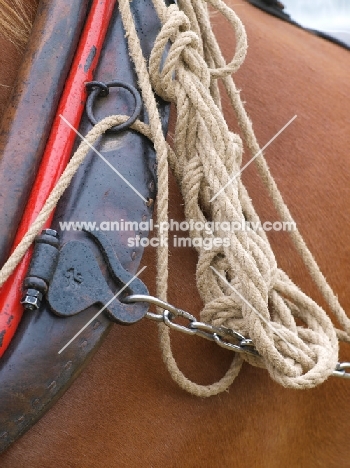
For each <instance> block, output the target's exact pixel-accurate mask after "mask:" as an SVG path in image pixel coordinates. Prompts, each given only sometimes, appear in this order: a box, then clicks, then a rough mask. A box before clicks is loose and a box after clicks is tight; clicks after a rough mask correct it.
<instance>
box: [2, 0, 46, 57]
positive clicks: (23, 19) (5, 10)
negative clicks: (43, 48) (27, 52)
mask: <svg viewBox="0 0 350 468" xmlns="http://www.w3.org/2000/svg"><path fill="white" fill-rule="evenodd" d="M36 3H37V2H26V1H25V0H0V36H2V37H3V38H4V39H7V40H8V41H10V42H11V43H12V44H13V45H14V46H15V47H16V49H18V50H19V51H23V50H24V48H25V46H26V44H27V42H28V38H29V34H30V31H31V28H32V24H33V19H34V13H35V6H36Z"/></svg>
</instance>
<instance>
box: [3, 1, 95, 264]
mask: <svg viewBox="0 0 350 468" xmlns="http://www.w3.org/2000/svg"><path fill="white" fill-rule="evenodd" d="M89 4H90V0H76V1H74V2H72V1H70V0H60V2H57V1H55V0H41V2H40V4H39V7H38V11H37V15H36V19H35V22H34V25H33V29H32V34H31V37H30V39H29V43H28V47H27V50H26V53H25V56H24V60H23V63H22V66H21V69H20V71H19V75H18V78H17V81H16V84H15V87H14V90H13V92H12V96H11V99H10V102H9V105H8V107H7V110H6V112H5V114H4V117H3V119H2V123H1V130H0V155H1V156H0V266H1V265H3V263H4V262H5V260H6V258H7V257H8V254H9V251H10V248H11V246H12V242H13V239H14V236H15V233H16V231H17V227H18V224H19V222H20V219H21V217H22V213H23V210H24V207H25V204H26V202H27V198H28V195H29V192H30V189H31V187H32V185H33V182H34V180H35V176H36V173H37V170H38V167H39V164H40V160H41V157H42V154H43V151H44V148H45V144H46V140H47V138H48V135H49V132H50V129H51V124H52V121H53V118H54V115H55V111H56V109H57V106H58V101H59V98H60V95H61V93H62V90H63V86H64V83H65V80H66V77H67V74H68V71H69V68H70V64H71V62H72V59H73V56H74V53H75V50H76V47H77V42H78V39H79V36H80V33H81V29H82V27H83V24H84V20H85V17H86V13H87V10H88V6H89ZM14 174H15V177H14Z"/></svg>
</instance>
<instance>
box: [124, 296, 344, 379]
mask: <svg viewBox="0 0 350 468" xmlns="http://www.w3.org/2000/svg"><path fill="white" fill-rule="evenodd" d="M122 302H124V303H127V304H132V303H135V302H147V303H148V304H153V305H155V306H157V307H159V308H161V309H163V313H161V314H156V313H154V312H147V314H146V317H147V318H148V319H151V320H153V321H156V322H158V323H164V324H165V325H167V326H168V327H169V328H170V329H172V330H177V331H180V332H182V333H185V334H187V335H197V336H201V337H202V338H205V339H206V340H210V341H214V342H215V343H216V344H217V345H219V346H220V347H221V348H225V349H228V350H230V351H234V352H236V353H245V354H252V355H254V356H258V357H260V355H259V353H258V351H257V350H256V348H255V346H254V343H253V342H252V340H250V339H249V338H245V337H244V336H243V335H241V334H240V333H238V332H237V331H235V330H232V329H230V328H226V327H215V326H213V325H210V324H209V323H205V322H199V321H198V320H197V319H196V317H195V316H194V315H192V314H190V313H189V312H186V311H185V310H182V309H179V308H177V307H175V306H173V305H171V304H169V303H168V302H164V301H162V300H160V299H158V298H157V297H154V296H145V295H143V294H133V295H131V296H127V297H125V298H123V299H122ZM179 318H181V319H183V320H187V322H188V323H187V325H181V324H179V323H176V320H177V319H179ZM346 369H350V362H338V364H337V366H336V368H335V370H334V371H333V374H332V375H333V376H334V377H340V378H343V379H350V373H349V372H346Z"/></svg>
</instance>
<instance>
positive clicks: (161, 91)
mask: <svg viewBox="0 0 350 468" xmlns="http://www.w3.org/2000/svg"><path fill="white" fill-rule="evenodd" d="M164 16H165V18H164V24H163V27H162V29H161V31H160V33H159V35H158V37H157V38H156V41H155V44H154V48H153V50H152V52H151V56H150V61H149V69H150V77H151V82H152V86H153V88H154V90H155V91H156V93H157V94H158V95H159V96H161V97H162V98H163V99H165V100H166V101H174V100H176V97H177V96H178V93H179V89H178V87H179V83H180V82H181V81H182V80H179V77H180V75H181V74H182V76H184V74H183V73H185V75H186V74H187V75H188V74H193V75H194V76H196V77H197V78H198V80H200V81H201V82H202V84H203V85H204V87H205V88H206V89H208V88H209V86H210V80H211V77H210V70H209V68H208V66H207V64H206V62H205V60H204V59H203V57H202V53H201V45H200V44H201V41H200V39H199V38H198V35H197V34H196V33H195V32H194V31H192V30H191V24H190V21H189V19H188V17H187V16H186V15H185V13H184V12H182V11H180V10H179V9H178V7H177V6H176V5H171V6H170V7H168V8H167V9H166V14H165V15H164ZM169 42H171V46H170V49H169V50H168V48H169ZM165 52H167V55H166V58H164V56H165ZM181 72H182V73H181Z"/></svg>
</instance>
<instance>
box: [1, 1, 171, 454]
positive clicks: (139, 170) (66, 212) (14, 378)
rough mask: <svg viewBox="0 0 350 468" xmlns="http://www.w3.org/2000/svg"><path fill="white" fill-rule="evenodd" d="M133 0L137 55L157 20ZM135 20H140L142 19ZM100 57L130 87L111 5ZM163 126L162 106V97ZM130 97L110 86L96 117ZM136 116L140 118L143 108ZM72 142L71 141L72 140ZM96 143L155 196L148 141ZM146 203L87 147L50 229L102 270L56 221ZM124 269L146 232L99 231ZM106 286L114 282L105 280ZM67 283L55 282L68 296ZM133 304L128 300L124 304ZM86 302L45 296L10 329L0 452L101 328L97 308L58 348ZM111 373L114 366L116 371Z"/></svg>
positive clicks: (103, 68) (132, 214)
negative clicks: (58, 309)
mask: <svg viewBox="0 0 350 468" xmlns="http://www.w3.org/2000/svg"><path fill="white" fill-rule="evenodd" d="M134 3H137V13H136V14H135V16H136V21H137V22H138V31H139V32H140V39H141V42H142V47H143V50H144V53H145V54H146V56H147V55H149V52H150V50H151V47H152V44H153V42H154V38H155V36H156V34H157V31H158V30H159V23H158V19H157V17H156V14H155V12H154V10H153V7H151V5H150V3H151V2H150V1H149V0H142V1H139V2H134ZM141 23H142V24H141ZM111 25H112V26H111V27H110V30H109V32H108V36H107V40H106V43H105V46H104V50H103V52H102V55H101V56H102V58H101V60H100V63H99V66H98V68H97V70H96V74H95V79H98V80H101V81H111V80H116V79H117V80H122V81H127V82H129V83H131V84H133V85H134V86H136V78H135V73H134V70H133V66H132V64H131V63H130V61H129V57H128V52H127V46H126V43H125V41H126V40H125V38H124V32H123V29H122V25H121V20H120V16H119V14H118V11H117V9H116V11H115V14H114V18H113V19H112V22H111ZM161 109H162V115H163V122H164V125H165V126H166V121H167V116H168V107H167V105H165V103H161ZM132 111H133V98H132V96H131V95H129V94H128V92H127V91H125V90H121V89H113V90H111V93H110V96H109V97H108V98H105V99H102V98H101V99H100V102H99V103H98V105H97V106H96V115H97V118H98V119H100V118H102V117H104V116H107V115H110V114H117V113H125V114H130V113H132ZM142 114H143V115H141V116H140V117H141V120H146V115H145V112H144V111H142ZM90 128H91V124H90V123H89V122H88V121H87V119H86V118H85V117H84V119H83V121H82V123H81V126H80V129H79V130H80V132H81V133H82V134H85V133H87V131H88V130H89V129H90ZM77 144H78V142H77ZM96 147H97V149H98V150H99V151H100V152H101V153H102V154H103V156H104V157H105V158H106V159H107V160H108V161H109V162H110V163H111V164H112V165H113V166H114V167H115V168H116V169H117V170H118V171H119V172H120V173H121V174H123V176H124V177H125V178H126V179H127V180H128V181H129V182H130V183H131V184H132V185H134V186H135V188H136V189H137V190H138V191H139V192H140V193H141V194H142V195H143V197H145V198H146V199H147V198H152V199H154V198H155V192H156V180H155V177H156V175H155V171H156V165H155V153H154V150H153V146H152V145H151V144H150V143H149V142H148V141H147V139H146V138H144V137H143V136H141V135H138V134H136V133H135V132H132V131H128V130H127V131H124V132H121V133H120V134H117V135H108V136H104V137H102V138H101V140H100V141H99V142H98V144H97V146H96ZM151 215H152V206H151V207H148V206H146V203H145V202H144V200H142V199H141V198H140V197H139V196H138V195H137V194H136V193H135V192H134V191H132V190H131V189H130V188H129V187H128V186H127V185H126V184H125V182H123V181H122V180H121V179H120V178H119V177H118V175H117V174H116V173H115V172H113V171H112V170H111V168H110V167H108V165H107V164H106V163H105V162H104V161H102V160H101V159H100V158H99V157H98V156H97V155H96V154H94V153H93V152H92V151H91V153H90V154H89V155H88V157H87V158H86V160H85V162H84V163H83V165H82V166H81V167H80V169H79V171H78V173H77V175H76V177H75V178H74V180H73V182H72V184H71V186H70V187H69V189H68V190H67V191H66V193H65V195H64V196H63V199H62V200H61V202H60V204H59V206H58V208H57V211H56V216H55V220H54V222H53V225H52V227H53V228H56V229H57V230H58V231H59V234H60V238H61V240H62V242H63V243H66V242H68V241H69V240H72V239H76V240H82V241H83V242H85V243H86V245H88V246H89V247H90V248H91V249H93V251H94V252H95V254H96V258H97V260H98V261H99V262H100V265H101V268H102V270H103V271H104V272H105V268H104V267H103V262H102V260H101V255H100V254H99V251H98V249H97V248H96V246H95V245H94V243H93V242H92V241H91V240H90V239H89V238H88V237H87V236H86V234H84V233H82V232H79V231H64V232H62V231H60V228H59V222H60V221H61V222H64V221H66V222H69V221H95V222H97V225H98V224H99V223H100V222H101V221H118V220H120V219H124V220H130V221H136V222H138V223H140V222H141V221H145V220H149V219H150V217H151ZM104 234H105V235H106V236H107V237H108V238H109V241H110V242H111V243H112V245H113V248H114V251H115V252H116V254H117V255H118V257H119V259H120V261H121V263H122V265H123V267H124V268H125V269H127V270H128V271H129V272H131V273H136V271H137V268H138V265H139V262H140V259H141V256H142V248H141V247H139V248H132V247H128V246H127V239H128V237H135V236H136V235H140V236H146V235H147V234H148V233H147V232H134V231H128V232H125V231H124V232H117V231H111V232H107V231H106V232H105V233H104ZM108 282H109V285H110V288H111V290H113V291H115V292H116V291H117V289H116V285H115V284H113V281H112V280H111V279H110V278H108ZM73 286H74V285H72V284H71V283H70V282H69V281H67V282H66V283H65V284H63V285H62V288H66V290H67V294H69V288H70V287H73ZM129 307H130V310H132V306H129ZM98 309H99V307H97V306H93V307H91V308H89V309H87V310H86V311H83V312H81V313H79V314H77V315H75V316H73V317H70V318H62V317H57V316H55V315H53V314H52V313H51V312H50V310H49V307H48V305H47V303H46V302H45V301H44V303H43V305H42V307H41V308H40V310H39V311H38V312H34V313H25V314H24V318H23V319H22V322H21V324H20V326H19V329H18V331H17V334H16V336H15V338H14V340H13V342H12V343H11V345H10V347H9V348H8V350H7V352H6V353H5V355H4V357H3V358H2V360H1V361H0V382H1V385H0V451H2V450H4V449H5V448H6V447H7V446H8V445H9V444H10V443H11V442H13V441H14V440H15V439H16V438H18V437H19V435H20V434H22V433H23V432H25V431H26V430H27V429H28V428H29V427H30V426H31V425H33V424H34V423H35V421H36V420H38V418H39V417H40V416H41V415H42V414H43V412H45V411H46V410H47V409H48V408H49V407H50V406H51V405H52V404H53V402H54V401H55V400H56V399H57V398H58V397H59V396H60V395H61V394H62V393H63V392H64V391H65V390H66V389H67V388H68V386H69V385H70V384H71V383H72V381H73V380H74V378H75V377H77V375H78V374H79V373H80V371H81V370H82V368H83V366H84V365H85V364H86V363H87V362H88V360H89V358H90V357H91V356H92V354H93V352H94V351H96V349H97V347H98V346H99V344H100V343H101V341H102V338H103V336H104V335H105V334H106V333H107V331H108V329H109V327H110V326H111V322H110V321H109V320H108V319H107V318H106V316H105V315H104V314H101V315H100V316H99V317H98V318H97V319H95V320H94V321H93V323H92V324H91V325H90V326H89V327H88V328H87V329H86V330H85V331H84V332H83V333H82V334H81V335H80V336H79V337H78V338H77V339H76V340H75V341H74V342H73V343H72V344H71V345H70V346H69V347H68V348H67V349H66V350H65V351H64V352H62V353H61V354H58V351H59V350H60V349H61V348H62V347H63V346H64V345H65V344H66V343H67V342H68V341H69V340H70V339H71V338H72V337H73V336H74V335H75V334H76V333H77V332H78V331H79V330H80V329H81V328H82V327H83V326H84V325H85V324H86V323H87V322H88V320H89V319H90V318H91V317H92V316H93V315H94V314H95V313H96V312H97V311H98ZM116 372H117V370H116Z"/></svg>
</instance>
